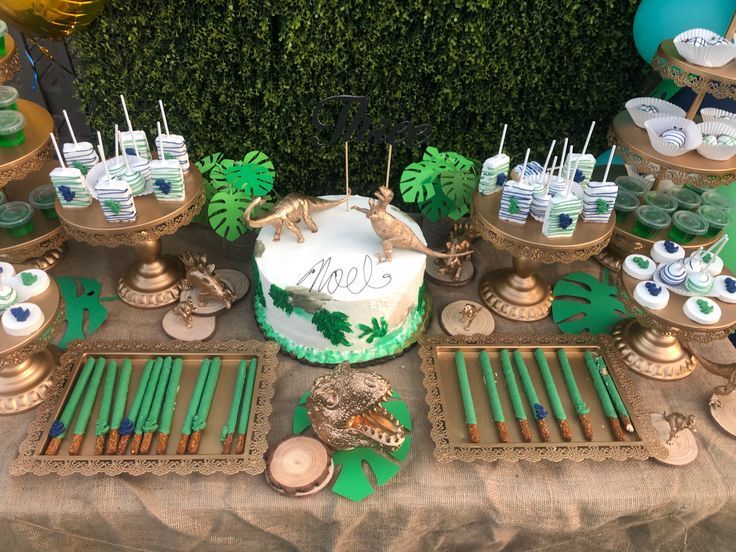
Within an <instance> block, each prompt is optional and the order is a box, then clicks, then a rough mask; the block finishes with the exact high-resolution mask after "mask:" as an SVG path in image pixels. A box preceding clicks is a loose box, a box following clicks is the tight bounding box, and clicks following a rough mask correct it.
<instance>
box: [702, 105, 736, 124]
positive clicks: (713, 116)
mask: <svg viewBox="0 0 736 552" xmlns="http://www.w3.org/2000/svg"><path fill="white" fill-rule="evenodd" d="M700 116H701V117H702V118H703V122H704V123H707V122H709V121H717V122H719V123H724V124H727V125H731V126H732V127H734V128H736V113H731V112H730V111H726V110H725V109H718V108H716V107H704V108H703V109H701V110H700Z"/></svg>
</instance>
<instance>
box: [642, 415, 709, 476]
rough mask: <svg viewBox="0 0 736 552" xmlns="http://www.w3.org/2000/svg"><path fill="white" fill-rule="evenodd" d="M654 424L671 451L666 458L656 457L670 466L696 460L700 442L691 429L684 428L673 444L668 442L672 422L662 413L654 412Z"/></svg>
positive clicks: (668, 450)
mask: <svg viewBox="0 0 736 552" xmlns="http://www.w3.org/2000/svg"><path fill="white" fill-rule="evenodd" d="M651 417H652V425H653V426H654V429H656V430H657V432H658V433H659V438H660V439H661V440H662V444H663V445H664V447H665V448H666V449H667V452H669V455H668V456H667V457H666V458H657V457H655V458H654V459H655V460H657V461H658V462H661V463H663V464H667V465H669V466H685V465H687V464H689V463H690V462H692V461H693V460H695V458H697V456H698V443H697V441H696V440H695V435H693V432H692V431H690V430H689V429H683V430H682V431H680V432H679V433H678V434H677V437H676V438H675V440H674V441H672V444H671V445H668V444H667V440H668V439H669V438H670V424H669V422H667V420H665V419H664V416H662V414H652V416H651Z"/></svg>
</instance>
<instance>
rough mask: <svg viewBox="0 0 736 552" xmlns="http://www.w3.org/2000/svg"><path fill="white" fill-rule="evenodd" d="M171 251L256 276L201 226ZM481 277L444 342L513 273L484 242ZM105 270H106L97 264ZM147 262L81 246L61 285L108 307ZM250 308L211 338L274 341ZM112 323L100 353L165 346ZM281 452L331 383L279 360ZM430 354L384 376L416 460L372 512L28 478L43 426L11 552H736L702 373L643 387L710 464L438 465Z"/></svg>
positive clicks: (18, 424)
mask: <svg viewBox="0 0 736 552" xmlns="http://www.w3.org/2000/svg"><path fill="white" fill-rule="evenodd" d="M163 240H164V242H165V246H166V248H167V249H168V250H169V251H172V252H178V251H182V250H184V249H187V248H192V247H193V246H196V247H197V248H199V249H201V250H202V251H206V252H207V253H208V259H209V260H211V261H212V262H215V263H216V264H217V266H218V267H223V268H226V267H232V268H238V269H240V270H243V271H245V272H247V273H250V263H249V262H233V261H226V260H225V259H224V258H223V256H222V254H221V253H220V251H221V244H220V241H219V238H217V237H216V236H215V235H214V234H213V233H212V232H211V231H209V230H207V229H205V228H201V227H195V226H190V227H187V228H184V229H182V230H181V231H180V232H178V233H177V234H176V235H174V236H166V237H164V238H163ZM474 249H475V250H476V251H477V253H476V255H475V260H476V268H477V270H476V278H475V279H474V281H472V282H470V283H469V284H468V285H466V286H464V287H460V288H446V287H439V286H435V285H433V284H429V287H430V288H431V292H432V294H433V296H434V304H435V309H434V318H433V320H432V324H431V328H430V332H431V333H441V329H440V325H439V312H441V309H442V308H443V307H444V306H445V305H446V304H448V303H450V302H452V301H454V300H459V299H471V300H475V301H478V299H479V297H478V278H479V277H482V276H483V275H484V274H487V273H488V272H489V271H490V270H491V269H492V268H497V267H508V266H510V265H511V256H510V255H509V254H508V253H504V252H499V251H496V250H493V249H491V247H490V246H489V245H488V244H486V243H484V242H482V241H480V240H479V241H477V242H476V243H475V244H474ZM92 259H94V262H91V260H92ZM134 259H135V253H134V252H133V251H132V250H130V249H108V248H93V247H91V246H89V245H86V244H82V243H72V244H70V245H69V253H68V257H67V260H66V261H65V263H64V264H63V265H61V266H59V267H56V268H54V269H53V270H52V271H51V274H52V275H61V274H63V275H76V276H88V277H94V278H98V279H99V280H101V281H102V282H103V290H102V295H103V296H110V295H114V294H115V286H116V280H117V277H118V275H119V274H120V272H121V271H122V270H123V269H124V267H125V266H127V265H128V264H130V263H131V262H132V261H133V260H134ZM570 271H586V272H590V273H591V274H595V275H598V274H599V271H600V265H598V264H597V263H595V262H594V261H592V260H588V261H580V262H574V263H572V264H569V265H550V266H543V267H541V268H540V273H541V275H542V276H543V277H544V278H545V279H547V280H548V281H550V282H554V281H556V280H557V278H558V277H560V276H561V275H562V274H564V273H567V272H570ZM251 300H252V297H251V295H249V296H248V297H246V299H245V300H243V301H241V302H240V303H237V304H236V305H235V306H234V307H233V309H232V310H231V311H229V312H226V313H224V314H223V315H221V317H220V320H219V324H218V328H217V332H216V333H215V335H214V337H213V339H216V340H225V339H231V338H237V339H248V338H260V334H259V331H258V329H257V325H256V322H255V319H254V317H253V309H252V306H251ZM104 305H105V306H106V308H108V309H109V311H110V315H109V317H108V319H107V321H106V322H105V324H104V325H103V326H102V327H101V328H100V329H99V330H98V332H96V334H95V337H96V338H99V339H120V338H122V337H123V336H124V337H125V338H126V339H129V340H136V339H139V340H152V339H161V340H165V339H167V338H166V336H165V334H164V333H163V330H162V329H161V317H162V316H163V314H164V313H165V312H166V311H167V309H152V310H141V309H136V308H132V307H130V306H128V305H126V304H125V303H124V302H122V301H110V302H105V303H104ZM495 318H496V330H495V331H496V332H508V333H511V332H513V333H517V334H518V333H559V330H558V329H557V328H556V326H555V325H554V324H553V322H552V321H551V319H550V318H546V319H544V320H540V321H537V322H524V323H522V322H514V321H511V320H507V319H505V318H503V317H500V316H496V317H495ZM698 347H699V348H698V349H697V351H696V352H697V353H698V354H702V355H704V356H705V357H706V358H709V359H711V360H713V361H718V362H728V361H730V362H734V361H736V350H735V349H734V348H733V347H732V346H731V345H730V344H729V343H728V342H727V341H725V340H720V341H717V342H714V343H709V344H705V345H698ZM280 360H281V364H280V366H279V368H278V376H279V379H278V380H277V382H276V394H275V397H274V402H273V407H274V413H273V414H272V416H271V433H270V434H269V443H271V444H275V443H277V442H278V441H280V440H281V439H283V438H284V437H287V436H288V435H290V433H291V431H290V428H291V421H292V412H293V409H294V406H295V404H296V403H297V401H298V399H299V397H300V396H301V395H302V394H303V393H304V391H305V390H306V389H307V388H308V386H309V384H310V383H311V382H312V380H313V379H314V378H315V376H317V375H319V374H321V373H323V369H320V368H315V367H308V366H301V365H299V364H298V363H297V362H295V361H294V360H292V359H290V358H288V357H285V356H283V355H281V356H280ZM419 365H420V363H419V357H418V355H417V352H416V349H412V350H410V351H409V352H408V353H407V354H405V355H404V356H402V357H399V358H397V359H394V360H391V361H389V362H387V363H386V364H385V365H381V366H377V367H375V368H374V369H376V370H377V371H378V372H379V373H381V374H383V375H385V376H386V377H388V378H389V379H390V380H391V382H392V383H393V384H394V387H395V389H396V390H397V391H398V392H399V393H400V394H401V396H402V398H403V399H404V400H405V401H406V402H407V404H408V406H409V409H410V411H411V415H412V422H413V446H412V450H411V453H410V455H409V457H408V458H407V460H406V461H405V462H404V463H403V465H402V467H403V469H402V470H401V472H400V473H399V474H398V475H397V476H396V477H395V478H394V479H393V480H392V481H390V482H389V483H388V484H387V485H386V486H384V487H382V488H380V489H378V491H377V492H376V493H375V494H374V495H372V496H371V497H369V498H367V499H366V500H364V501H363V502H361V503H353V502H350V501H348V500H346V499H344V498H340V497H338V496H336V495H334V494H332V493H331V492H329V491H324V492H322V493H321V494H319V495H316V496H314V497H312V498H305V499H294V498H286V497H283V496H280V495H277V494H276V493H275V492H273V491H272V490H271V489H270V488H269V487H268V486H267V485H266V483H265V481H264V479H263V477H262V476H249V475H245V474H241V475H237V476H226V475H211V476H203V475H189V476H179V475H173V474H171V475H166V476H155V475H145V476H140V477H133V476H127V475H123V476H119V477H108V476H102V475H99V476H92V477H85V476H82V475H71V476H66V477H59V476H55V475H49V476H43V477H39V476H34V475H24V476H19V477H11V476H10V474H9V469H10V464H11V462H12V460H13V459H14V458H15V457H16V455H17V453H18V445H19V443H20V442H21V440H22V439H23V438H24V437H25V433H26V428H27V427H28V425H29V424H30V422H31V421H32V420H33V418H34V416H35V412H32V411H31V412H26V413H23V414H18V415H15V416H9V417H2V418H0V436H1V437H2V438H1V439H0V488H2V489H3V492H2V493H0V542H2V543H3V544H4V547H3V548H4V549H7V550H30V549H44V548H50V547H53V548H54V549H67V548H69V549H74V550H92V549H101V548H103V549H107V550H142V549H146V550H149V549H157V550H158V549H160V550H208V549H211V548H215V547H218V549H219V550H242V549H244V548H245V547H246V546H247V547H248V548H252V549H266V547H268V548H269V549H278V550H282V549H294V550H296V549H300V550H325V549H335V550H349V551H351V552H353V551H359V550H376V549H435V548H443V549H462V548H465V549H473V550H477V549H483V550H486V549H488V550H500V549H503V548H505V547H509V548H510V547H511V546H514V547H517V548H518V549H525V550H530V549H544V550H570V549H593V548H597V549H600V550H624V549H632V548H634V549H647V550H652V549H661V550H673V549H682V548H688V549H693V550H697V549H709V550H725V549H729V548H732V546H733V542H734V539H736V523H734V521H736V454H735V453H736V440H734V439H733V438H732V437H730V436H729V435H728V434H726V433H725V432H723V431H722V430H721V429H720V428H719V427H718V426H717V425H716V424H715V423H714V422H713V420H712V419H711V417H710V414H709V411H708V399H709V397H710V394H711V391H712V388H713V387H714V386H715V385H719V384H721V383H723V381H724V380H722V379H721V378H718V377H716V376H714V375H712V374H710V373H709V372H707V371H706V370H704V369H701V370H696V371H695V372H693V374H692V375H691V376H690V377H689V378H687V379H685V380H682V381H675V382H659V381H653V380H649V379H646V378H643V377H641V376H639V375H637V374H635V373H631V374H630V376H631V378H632V379H633V380H634V383H635V384H636V386H637V387H638V390H639V393H640V394H641V396H642V397H643V398H644V399H645V401H646V404H647V405H648V406H649V407H650V410H651V411H652V412H656V413H660V414H661V413H662V412H663V411H667V412H668V413H669V412H671V411H680V412H683V413H686V414H695V415H696V416H697V426H696V427H697V433H696V434H695V437H696V440H697V442H698V444H699V446H700V454H699V456H698V458H697V459H696V460H695V462H693V463H692V464H690V465H688V466H685V467H680V468H670V467H667V466H663V465H660V464H658V463H656V462H654V461H645V462H639V461H633V460H632V461H625V462H617V461H605V462H602V463H596V462H592V461H585V462H580V463H571V462H567V463H552V462H540V463H535V464H533V463H524V462H519V463H493V464H490V463H483V462H478V463H471V464H465V463H462V462H453V463H450V464H440V463H438V462H437V461H436V460H435V458H434V456H433V450H434V444H433V442H432V440H431V438H430V435H429V432H430V424H429V421H428V419H427V407H426V404H425V402H424V397H425V389H424V387H423V386H422V372H421V370H420V368H419Z"/></svg>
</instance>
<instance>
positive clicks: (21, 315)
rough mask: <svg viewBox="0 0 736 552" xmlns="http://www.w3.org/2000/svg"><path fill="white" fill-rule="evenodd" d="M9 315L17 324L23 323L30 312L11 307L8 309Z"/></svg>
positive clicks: (21, 308)
mask: <svg viewBox="0 0 736 552" xmlns="http://www.w3.org/2000/svg"><path fill="white" fill-rule="evenodd" d="M10 313H11V314H12V315H13V316H14V317H15V319H16V320H17V321H18V322H25V321H26V320H28V317H29V316H31V311H30V310H29V309H24V308H23V307H13V308H12V309H10Z"/></svg>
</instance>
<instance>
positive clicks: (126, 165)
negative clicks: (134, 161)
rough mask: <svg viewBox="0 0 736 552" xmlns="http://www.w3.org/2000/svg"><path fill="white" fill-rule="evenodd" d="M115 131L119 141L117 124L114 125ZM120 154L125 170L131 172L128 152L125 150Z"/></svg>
mask: <svg viewBox="0 0 736 552" xmlns="http://www.w3.org/2000/svg"><path fill="white" fill-rule="evenodd" d="M115 132H116V133H117V136H116V138H117V139H118V142H119V141H120V138H119V136H120V129H119V128H118V125H115ZM122 155H123V161H124V162H125V171H126V172H129V173H130V172H133V171H132V170H130V162H129V161H128V154H127V153H125V152H122Z"/></svg>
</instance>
